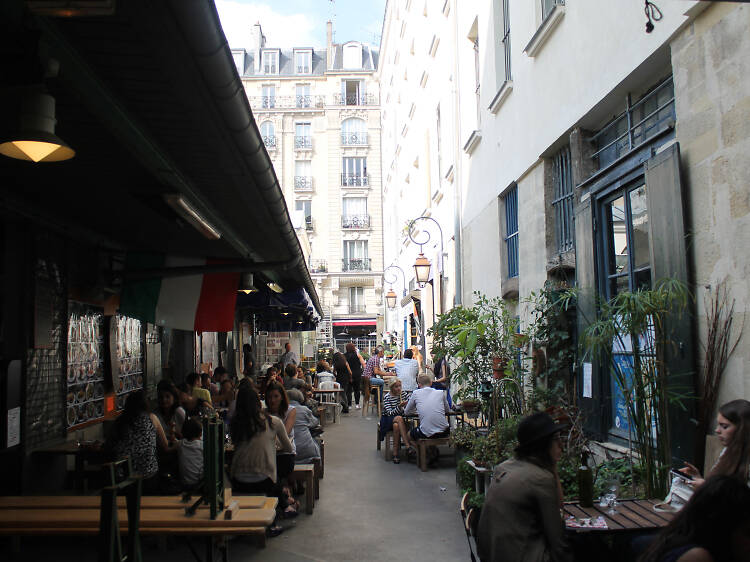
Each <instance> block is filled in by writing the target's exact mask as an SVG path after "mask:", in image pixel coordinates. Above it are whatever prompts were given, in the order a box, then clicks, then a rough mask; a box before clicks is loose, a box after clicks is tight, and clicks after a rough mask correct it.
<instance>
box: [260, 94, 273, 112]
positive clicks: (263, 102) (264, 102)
mask: <svg viewBox="0 0 750 562" xmlns="http://www.w3.org/2000/svg"><path fill="white" fill-rule="evenodd" d="M259 102H260V107H262V108H265V109H273V108H274V107H276V96H260V98H259Z"/></svg>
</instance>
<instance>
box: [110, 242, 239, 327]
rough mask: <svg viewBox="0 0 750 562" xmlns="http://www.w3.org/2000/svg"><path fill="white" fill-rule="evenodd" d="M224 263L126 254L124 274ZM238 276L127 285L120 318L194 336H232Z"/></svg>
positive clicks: (188, 277) (215, 275) (191, 277)
mask: <svg viewBox="0 0 750 562" xmlns="http://www.w3.org/2000/svg"><path fill="white" fill-rule="evenodd" d="M212 263H213V264H219V263H226V261H221V260H210V259H204V258H183V257H177V256H165V255H159V254H128V257H127V260H126V270H132V271H137V270H142V269H156V268H163V267H166V268H169V267H185V266H201V265H209V264H212ZM239 280H240V274H239V273H205V274H202V275H184V276H181V277H163V278H153V279H144V280H137V281H128V280H127V278H126V281H125V283H124V285H123V288H122V294H121V295H120V314H123V315H125V316H130V317H131V318H138V319H140V320H143V321H145V322H151V323H152V324H156V325H158V326H165V327H167V328H175V329H178V330H188V331H196V332H231V331H232V329H233V327H234V308H235V304H236V302H237V286H238V285H239Z"/></svg>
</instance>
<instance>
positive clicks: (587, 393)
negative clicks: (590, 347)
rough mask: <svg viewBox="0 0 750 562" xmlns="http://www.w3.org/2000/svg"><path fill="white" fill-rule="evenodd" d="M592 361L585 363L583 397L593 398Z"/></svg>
mask: <svg viewBox="0 0 750 562" xmlns="http://www.w3.org/2000/svg"><path fill="white" fill-rule="evenodd" d="M592 396H593V394H592V391H591V363H584V364H583V397H584V398H591V397H592Z"/></svg>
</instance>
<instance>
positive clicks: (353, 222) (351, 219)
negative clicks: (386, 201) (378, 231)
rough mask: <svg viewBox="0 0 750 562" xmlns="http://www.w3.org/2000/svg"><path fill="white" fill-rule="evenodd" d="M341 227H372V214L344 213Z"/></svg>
mask: <svg viewBox="0 0 750 562" xmlns="http://www.w3.org/2000/svg"><path fill="white" fill-rule="evenodd" d="M341 228H370V215H343V216H342V217H341Z"/></svg>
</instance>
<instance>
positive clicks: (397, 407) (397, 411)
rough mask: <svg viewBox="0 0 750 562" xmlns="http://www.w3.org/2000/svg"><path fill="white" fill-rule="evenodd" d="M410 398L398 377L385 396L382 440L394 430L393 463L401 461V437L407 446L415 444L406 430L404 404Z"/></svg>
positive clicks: (381, 431)
mask: <svg viewBox="0 0 750 562" xmlns="http://www.w3.org/2000/svg"><path fill="white" fill-rule="evenodd" d="M408 400H409V395H408V393H406V392H402V391H401V381H400V380H398V379H396V380H395V381H393V383H392V384H391V388H390V390H389V392H388V394H386V395H385V397H384V398H383V416H382V417H381V418H380V440H381V441H382V440H383V438H385V434H386V433H388V432H389V431H391V430H393V464H398V463H400V462H401V458H400V457H399V455H398V453H399V448H400V446H401V437H403V438H404V442H405V443H406V446H407V447H412V446H413V444H412V443H411V441H410V440H409V432H408V431H407V430H406V423H405V422H404V418H403V415H404V406H406V403H407V402H408Z"/></svg>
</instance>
